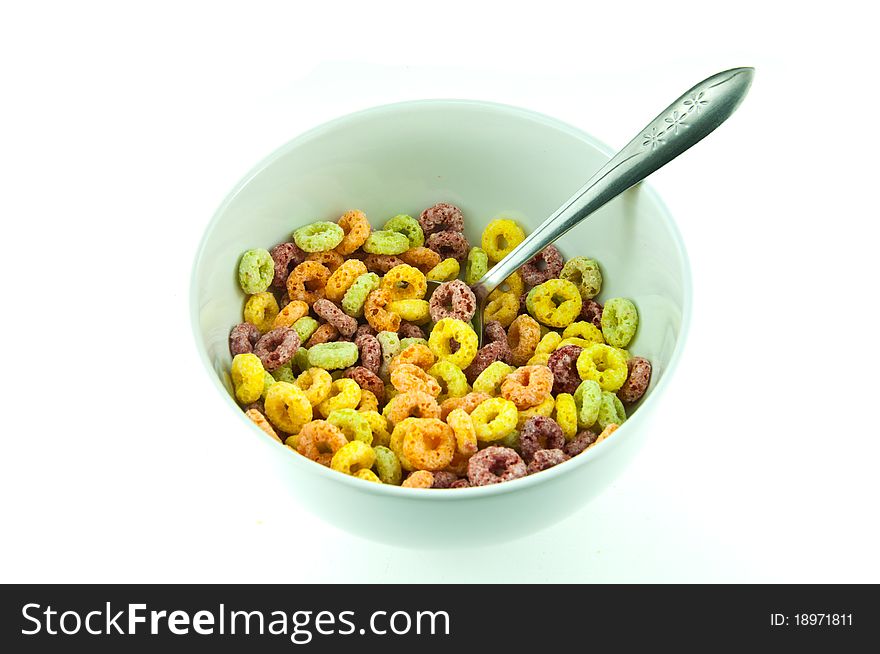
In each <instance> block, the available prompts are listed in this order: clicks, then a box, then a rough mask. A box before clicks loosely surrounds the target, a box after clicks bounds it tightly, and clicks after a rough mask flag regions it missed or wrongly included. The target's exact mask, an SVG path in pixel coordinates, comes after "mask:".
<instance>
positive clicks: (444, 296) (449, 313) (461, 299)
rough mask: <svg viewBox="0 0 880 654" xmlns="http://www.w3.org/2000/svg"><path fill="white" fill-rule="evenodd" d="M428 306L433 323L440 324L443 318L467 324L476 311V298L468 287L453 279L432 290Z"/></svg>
mask: <svg viewBox="0 0 880 654" xmlns="http://www.w3.org/2000/svg"><path fill="white" fill-rule="evenodd" d="M428 306H429V311H430V312H431V320H433V321H434V322H440V321H441V320H442V319H443V318H457V319H459V320H461V321H462V322H468V321H469V320H470V319H471V318H473V317H474V312H475V311H476V310H477V298H476V296H475V295H474V292H473V291H472V290H471V287H470V286H468V285H467V284H465V283H464V282H463V281H461V280H460V279H453V280H452V281H451V282H443V283H442V284H440V286H438V287H437V288H436V289H434V293H433V294H432V295H431V301H430V302H429V303H428Z"/></svg>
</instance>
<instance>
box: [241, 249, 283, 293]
mask: <svg viewBox="0 0 880 654" xmlns="http://www.w3.org/2000/svg"><path fill="white" fill-rule="evenodd" d="M274 278H275V261H274V260H273V259H272V255H271V254H269V251H268V250H263V249H262V248H257V249H255V250H248V251H247V252H245V253H244V254H243V255H241V262H240V263H239V264H238V283H239V284H241V290H243V291H244V292H245V293H247V294H248V295H256V294H257V293H262V292H263V291H265V290H266V289H268V288H269V285H270V284H271V283H272V280H273V279H274Z"/></svg>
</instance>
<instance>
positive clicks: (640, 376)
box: [617, 357, 651, 404]
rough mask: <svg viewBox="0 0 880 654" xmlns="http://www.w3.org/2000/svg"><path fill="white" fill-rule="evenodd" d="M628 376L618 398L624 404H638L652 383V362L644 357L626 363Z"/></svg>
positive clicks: (634, 358) (618, 393)
mask: <svg viewBox="0 0 880 654" xmlns="http://www.w3.org/2000/svg"><path fill="white" fill-rule="evenodd" d="M626 368H627V376H626V381H625V382H623V386H621V387H620V390H619V391H617V397H619V398H620V401H621V402H623V403H624V404H633V403H634V402H638V401H639V400H640V399H641V398H642V395H644V394H645V391H646V390H648V384H650V383H651V362H650V361H648V360H647V359H646V358H644V357H633V358H632V359H630V360H629V361H627V362H626Z"/></svg>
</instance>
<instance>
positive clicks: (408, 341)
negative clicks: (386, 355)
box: [397, 325, 428, 349]
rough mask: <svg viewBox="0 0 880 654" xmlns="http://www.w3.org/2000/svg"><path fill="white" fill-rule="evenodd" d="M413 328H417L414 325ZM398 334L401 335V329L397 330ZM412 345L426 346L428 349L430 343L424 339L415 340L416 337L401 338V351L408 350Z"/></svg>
mask: <svg viewBox="0 0 880 654" xmlns="http://www.w3.org/2000/svg"><path fill="white" fill-rule="evenodd" d="M413 326H415V325H413ZM402 327H403V325H401V328H402ZM397 333H398V334H400V333H401V330H400V329H399V330H397ZM410 345H424V346H425V347H428V341H427V340H426V339H424V338H414V337H411V336H407V337H406V338H401V339H400V347H401V349H406V348H408V347H409V346H410Z"/></svg>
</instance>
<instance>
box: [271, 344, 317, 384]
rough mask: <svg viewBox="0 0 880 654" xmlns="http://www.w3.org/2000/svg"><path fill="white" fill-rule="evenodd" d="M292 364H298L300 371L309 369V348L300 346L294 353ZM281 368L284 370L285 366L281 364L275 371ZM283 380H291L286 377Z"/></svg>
mask: <svg viewBox="0 0 880 654" xmlns="http://www.w3.org/2000/svg"><path fill="white" fill-rule="evenodd" d="M291 365H292V366H296V368H297V370H299V371H300V372H303V371H305V370H308V369H309V349H308V348H307V347H300V348H299V349H298V350H297V351H296V354H294V355H293V359H292V364H291ZM279 370H284V366H281V367H280V368H279V369H278V370H276V371H275V372H276V373H277V372H278V371H279ZM279 381H281V380H279ZM283 381H290V380H287V379H285V380H283Z"/></svg>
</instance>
